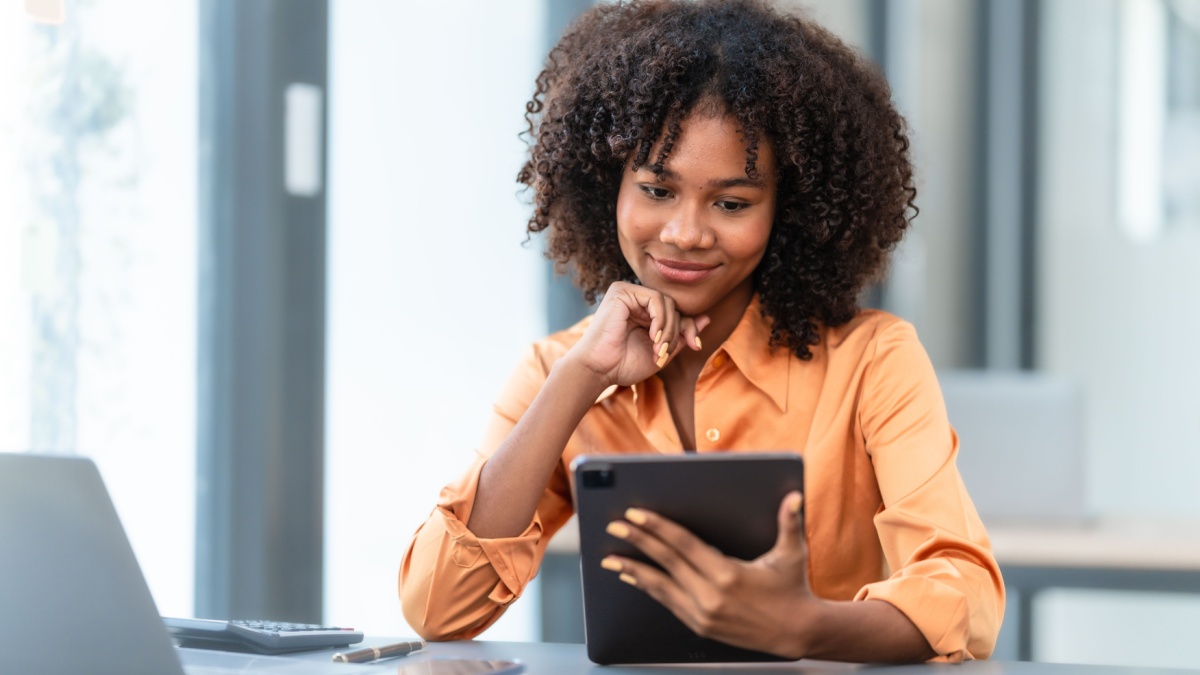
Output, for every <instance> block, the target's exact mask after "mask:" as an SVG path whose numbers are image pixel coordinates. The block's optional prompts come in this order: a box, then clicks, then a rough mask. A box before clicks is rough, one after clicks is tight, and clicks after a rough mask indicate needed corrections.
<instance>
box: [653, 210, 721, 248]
mask: <svg viewBox="0 0 1200 675" xmlns="http://www.w3.org/2000/svg"><path fill="white" fill-rule="evenodd" d="M658 240H659V241H661V242H662V243H664V244H670V245H672V246H674V247H675V248H678V249H680V250H682V251H688V250H691V249H694V248H701V249H703V248H711V247H712V245H713V244H714V243H716V236H715V235H714V234H713V232H712V229H711V228H710V227H709V226H708V224H707V223H706V222H705V221H704V216H703V214H702V213H701V212H698V210H697V209H690V208H681V209H679V210H677V211H676V212H675V213H674V214H673V216H672V217H671V219H670V220H668V221H667V222H666V223H665V224H664V225H663V228H662V230H660V231H659V233H658Z"/></svg>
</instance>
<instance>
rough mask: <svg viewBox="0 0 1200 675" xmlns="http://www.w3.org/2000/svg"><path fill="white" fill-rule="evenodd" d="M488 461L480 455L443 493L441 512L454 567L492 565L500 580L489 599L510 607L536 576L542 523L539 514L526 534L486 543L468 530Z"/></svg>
mask: <svg viewBox="0 0 1200 675" xmlns="http://www.w3.org/2000/svg"><path fill="white" fill-rule="evenodd" d="M486 461H487V457H485V456H483V455H478V456H476V458H475V462H474V464H473V465H472V466H471V468H470V469H469V470H468V471H467V472H466V473H465V474H464V475H463V477H462V478H461V479H460V480H459V481H458V483H457V484H455V485H452V486H447V488H446V489H444V490H442V495H441V499H440V500H439V502H440V503H439V504H438V510H439V511H440V512H441V514H442V520H443V521H444V525H445V528H446V533H447V534H448V535H450V539H451V540H452V541H453V544H452V550H451V556H452V558H453V560H454V564H456V565H458V566H459V567H464V568H468V569H470V568H476V567H479V566H482V565H490V566H491V567H492V569H493V570H494V571H495V573H496V576H498V577H499V578H500V581H499V583H497V584H496V586H495V587H494V588H493V589H492V592H491V593H490V594H489V595H488V599H490V600H491V601H492V602H495V603H496V604H498V605H507V604H509V603H511V602H512V601H513V600H516V599H517V598H519V597H521V593H522V592H523V591H524V590H525V587H526V586H527V585H528V584H529V582H530V581H531V580H532V579H533V577H534V575H535V574H537V563H538V554H537V549H538V542H540V541H541V539H542V520H541V516H540V515H538V514H537V513H536V512H535V513H534V514H533V521H532V522H530V523H529V525H528V526H527V527H526V528H525V531H524V532H522V533H521V534H519V535H517V536H515V537H500V538H496V539H484V538H481V537H477V536H475V533H474V532H471V531H470V530H469V529H467V524H466V523H467V521H468V520H470V519H471V509H472V508H473V507H474V501H475V495H476V494H477V492H478V488H479V476H480V473H482V471H483V465H484V463H485V462H486Z"/></svg>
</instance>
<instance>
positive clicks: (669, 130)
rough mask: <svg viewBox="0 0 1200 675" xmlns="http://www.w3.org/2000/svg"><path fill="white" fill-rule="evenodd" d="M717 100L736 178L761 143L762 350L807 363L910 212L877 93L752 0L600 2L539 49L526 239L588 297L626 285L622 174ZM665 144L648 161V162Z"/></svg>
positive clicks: (827, 46) (847, 60)
mask: <svg viewBox="0 0 1200 675" xmlns="http://www.w3.org/2000/svg"><path fill="white" fill-rule="evenodd" d="M705 102H708V104H712V103H715V104H716V105H717V106H718V107H719V108H720V109H721V110H722V111H723V112H724V113H725V114H727V115H731V116H732V117H733V118H734V119H735V120H736V121H737V123H738V126H739V127H740V128H741V130H742V133H743V137H744V138H745V140H746V173H747V175H748V176H749V177H751V178H753V177H756V172H757V169H756V166H755V164H756V159H757V148H758V147H759V144H760V143H770V144H771V147H772V149H773V150H774V154H775V157H776V163H777V164H778V168H777V171H778V175H777V176H776V178H777V180H776V185H777V196H776V200H777V201H776V203H777V207H776V213H775V221H774V223H773V225H772V228H771V235H770V238H769V241H768V244H767V250H766V253H765V255H764V256H763V260H762V262H761V263H760V264H759V267H758V269H757V270H756V271H755V273H754V283H755V289H756V291H757V292H758V293H759V296H760V298H761V301H762V305H763V310H764V314H765V316H767V317H768V318H769V319H770V321H771V323H772V335H771V346H772V347H777V346H786V347H787V348H788V349H790V350H791V351H793V352H794V353H795V354H796V355H797V356H798V357H800V358H802V359H811V358H812V352H811V351H810V349H809V348H810V346H812V345H815V344H817V342H818V340H819V337H818V332H817V330H818V325H819V324H821V323H824V324H826V325H831V326H836V325H840V324H842V323H845V322H846V321H849V320H850V319H851V318H852V317H853V316H854V315H855V313H856V312H857V311H858V298H859V295H860V293H861V291H862V290H863V288H864V287H865V286H866V285H868V284H869V283H870V282H872V281H875V280H878V279H879V278H880V277H881V276H882V275H883V272H884V270H885V267H886V264H887V259H888V254H889V252H890V251H891V250H892V249H893V248H895V246H896V244H897V243H898V242H899V241H900V239H901V237H902V236H903V235H904V232H905V230H906V229H907V227H908V225H909V223H910V222H911V219H912V218H913V217H915V215H916V212H917V209H916V206H915V204H914V200H915V198H916V188H915V187H914V185H913V171H912V165H911V163H910V160H909V144H908V138H907V133H906V127H905V123H904V120H903V118H901V117H900V115H899V114H898V113H897V112H896V110H895V108H894V107H893V106H892V103H891V92H890V90H889V88H888V85H887V82H886V81H885V80H884V79H883V77H882V76H881V75H880V74H879V72H878V71H877V70H876V69H875V68H874V67H873V66H872V65H871V64H870V63H869V62H868V61H866V60H865V59H864V58H862V57H861V56H859V55H858V54H856V53H855V52H854V51H852V50H851V49H850V48H849V47H847V46H846V45H845V44H843V43H842V42H841V41H840V40H839V39H838V38H836V37H834V36H833V35H832V34H831V33H829V32H828V31H826V30H825V29H823V28H821V27H820V26H817V25H815V24H814V23H812V22H811V21H809V20H806V19H804V18H802V17H798V16H790V15H785V14H782V13H780V12H778V11H777V10H775V9H773V8H772V7H770V6H769V5H767V4H764V3H762V2H758V1H756V0H699V1H689V0H648V1H644V2H642V1H637V0H635V1H633V2H629V3H620V4H602V5H599V6H597V7H594V8H592V9H591V10H590V11H589V12H588V13H586V14H585V15H584V16H583V17H581V18H580V19H579V20H578V21H577V22H575V23H574V24H572V25H571V27H570V28H568V30H567V32H566V34H565V35H563V37H562V39H561V40H560V41H559V42H558V44H557V45H556V46H555V47H554V48H553V49H552V50H551V51H550V54H549V57H548V59H547V64H546V67H545V69H544V70H542V72H541V73H540V74H539V75H538V78H537V88H536V91H535V93H534V95H533V98H532V100H530V101H529V103H528V104H526V115H525V117H526V120H527V121H528V123H529V134H530V138H531V148H530V154H529V159H528V161H527V162H526V163H525V165H524V166H523V167H522V168H521V171H520V173H519V175H518V178H517V180H518V181H519V182H520V183H523V184H525V185H527V186H529V187H530V188H532V189H533V193H534V212H533V215H532V217H531V218H530V220H529V224H528V231H529V232H530V233H537V232H542V231H547V241H546V244H547V250H546V256H547V257H548V258H550V259H552V260H554V261H555V263H556V266H557V267H558V269H559V270H560V271H562V270H564V269H567V268H571V269H572V271H573V275H574V277H575V281H576V283H577V284H578V285H579V287H580V288H581V289H582V290H583V292H584V296H585V297H586V298H587V300H588V302H593V303H594V302H595V301H596V299H597V297H598V296H599V295H602V294H603V292H604V290H605V289H607V288H608V286H609V285H610V284H612V283H613V282H614V281H620V280H624V281H631V282H632V281H636V277H635V276H634V274H633V270H632V269H631V268H630V267H629V264H628V263H627V262H626V261H625V258H624V256H623V255H622V254H621V250H620V246H619V244H618V240H617V226H616V201H617V191H618V188H619V186H620V184H621V175H622V171H624V170H625V166H626V164H627V163H629V162H632V165H633V167H634V168H640V167H642V166H648V167H650V168H651V169H653V170H654V171H655V172H661V171H662V167H663V162H664V161H665V160H666V158H667V157H668V156H669V154H670V152H671V147H672V145H673V143H674V142H675V140H676V138H677V137H678V135H679V130H680V122H681V121H682V120H683V119H684V118H685V117H687V116H688V114H689V113H691V112H692V111H693V110H694V109H695V108H696V106H697V105H699V104H702V103H705ZM660 138H661V144H660V145H658V147H659V148H660V149H659V151H658V152H657V153H655V154H656V155H657V156H654V157H651V151H652V149H653V148H654V147H655V146H656V144H658V143H659V141H660Z"/></svg>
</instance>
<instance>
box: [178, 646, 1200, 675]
mask: <svg viewBox="0 0 1200 675" xmlns="http://www.w3.org/2000/svg"><path fill="white" fill-rule="evenodd" d="M402 639H403V638H402ZM409 639H411V638H409ZM395 641H396V639H388V638H378V639H372V638H368V639H367V640H366V641H364V643H363V644H364V645H368V646H370V645H383V644H387V643H389V642H395ZM330 653H332V650H329V651H321V652H312V653H308V654H299V655H295V656H288V657H272V658H271V659H270V660H269V661H260V664H259V665H257V666H248V667H247V668H246V670H245V671H244V672H246V673H260V672H261V673H272V674H277V675H308V674H311V675H333V674H335V673H337V674H346V675H354V674H366V675H375V674H382V673H390V674H391V675H409V673H412V675H419V674H420V673H421V672H422V671H421V668H420V664H421V663H422V662H424V661H427V660H429V659H435V658H470V659H498V660H516V661H520V662H522V663H523V664H524V665H525V672H526V673H528V675H601V674H603V673H608V674H611V675H697V674H703V675H718V674H720V675H726V674H730V673H750V674H751V675H799V674H808V675H820V674H824V673H848V672H854V673H864V672H871V673H889V674H890V673H896V674H897V675H922V674H929V673H940V674H943V675H949V674H953V675H960V674H961V675H1180V673H1184V672H1197V673H1200V671H1182V670H1176V669H1162V668H1121V667H1111V666H1090V665H1088V666H1085V665H1066V664H1049V663H1025V662H1016V661H1010V662H1002V661H969V662H967V663H963V664H961V665H946V664H932V665H929V664H917V665H908V666H866V665H857V664H844V663H824V662H816V661H811V662H810V661H799V662H795V663H782V664H723V665H700V666H640V667H639V666H607V667H605V666H597V665H595V664H593V663H591V662H590V661H588V659H587V655H586V652H585V651H584V647H583V645H579V644H550V643H527V642H445V643H438V644H433V645H430V646H429V648H428V649H425V650H422V651H421V652H417V653H415V654H412V655H410V656H404V657H401V658H398V659H391V660H388V661H382V662H379V663H376V664H370V665H363V664H344V665H338V664H334V663H332V662H331V661H330ZM180 656H181V657H182V659H183V661H184V664H185V666H187V667H188V668H189V673H190V672H191V670H192V669H194V668H197V667H200V666H202V665H203V664H205V663H211V661H212V660H213V655H212V654H211V653H206V652H203V651H201V650H194V649H181V650H180ZM233 656H241V657H244V658H247V659H253V658H255V657H252V656H248V655H233ZM259 658H261V657H259ZM402 666H411V668H405V669H402Z"/></svg>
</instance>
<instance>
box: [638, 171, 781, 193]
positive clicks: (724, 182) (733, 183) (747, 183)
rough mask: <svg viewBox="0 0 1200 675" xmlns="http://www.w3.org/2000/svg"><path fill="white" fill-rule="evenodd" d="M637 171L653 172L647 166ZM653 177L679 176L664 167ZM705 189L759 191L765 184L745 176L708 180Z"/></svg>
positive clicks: (676, 178) (669, 177)
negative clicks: (734, 188)
mask: <svg viewBox="0 0 1200 675" xmlns="http://www.w3.org/2000/svg"><path fill="white" fill-rule="evenodd" d="M639 171H649V172H654V169H651V168H650V167H648V166H643V167H642V168H641V169H639ZM655 176H656V177H658V178H665V179H667V180H673V181H679V180H680V178H679V174H677V173H675V172H674V171H672V170H670V169H668V168H666V167H664V168H663V170H662V171H659V172H658V173H656V174H655ZM707 187H709V188H716V189H725V188H732V187H751V188H758V189H760V190H761V189H765V188H766V187H767V184H766V182H765V181H763V180H762V179H761V178H747V177H746V176H738V177H737V178H718V179H716V180H710V181H709V182H708V185H707Z"/></svg>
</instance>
